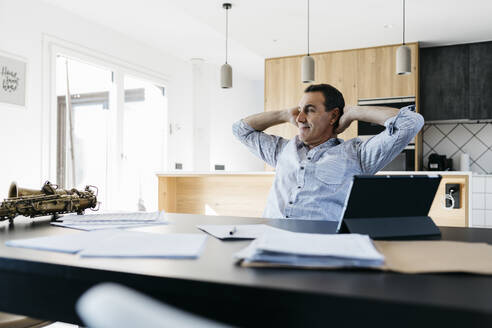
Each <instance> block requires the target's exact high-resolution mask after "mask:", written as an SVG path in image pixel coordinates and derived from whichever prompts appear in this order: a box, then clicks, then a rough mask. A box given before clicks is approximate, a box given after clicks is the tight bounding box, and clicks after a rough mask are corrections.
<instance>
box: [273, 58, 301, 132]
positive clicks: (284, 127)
mask: <svg viewBox="0 0 492 328" xmlns="http://www.w3.org/2000/svg"><path fill="white" fill-rule="evenodd" d="M307 86H308V84H303V83H302V82H301V57H300V56H294V57H285V58H274V59H267V60H266V61H265V111H275V110H283V109H287V108H291V107H294V106H297V105H298V104H299V100H300V99H301V97H302V94H303V92H304V89H305V88H306V87H307ZM265 132H266V133H269V134H274V135H278V136H281V137H284V138H287V139H291V138H293V137H294V136H295V135H297V127H295V126H294V125H292V124H290V123H284V124H280V125H277V126H273V127H271V128H269V129H267V130H265Z"/></svg>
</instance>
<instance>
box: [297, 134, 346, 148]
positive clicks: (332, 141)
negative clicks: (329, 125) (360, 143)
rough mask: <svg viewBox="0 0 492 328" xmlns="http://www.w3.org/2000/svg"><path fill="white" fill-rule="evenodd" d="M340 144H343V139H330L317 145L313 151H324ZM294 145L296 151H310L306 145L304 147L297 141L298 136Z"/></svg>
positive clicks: (302, 143)
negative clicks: (303, 149)
mask: <svg viewBox="0 0 492 328" xmlns="http://www.w3.org/2000/svg"><path fill="white" fill-rule="evenodd" d="M342 142H343V139H339V138H331V139H328V140H326V141H325V142H323V143H322V144H320V145H317V146H316V147H314V148H313V149H317V150H320V149H325V148H331V147H335V146H337V145H339V144H341V143H342ZM296 145H297V149H301V148H306V149H307V150H308V151H309V150H310V149H309V147H308V145H306V144H305V143H304V142H302V141H301V140H300V139H299V136H296Z"/></svg>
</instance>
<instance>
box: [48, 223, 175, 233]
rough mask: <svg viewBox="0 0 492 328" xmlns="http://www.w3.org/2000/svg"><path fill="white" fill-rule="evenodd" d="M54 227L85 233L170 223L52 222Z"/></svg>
mask: <svg viewBox="0 0 492 328" xmlns="http://www.w3.org/2000/svg"><path fill="white" fill-rule="evenodd" d="M51 224H52V225H54V226H57V227H63V228H70V229H76V230H83V231H93V230H107V229H129V228H140V227H148V226H155V225H162V224H168V222H126V223H113V222H110V223H106V224H104V223H100V222H99V223H96V224H90V223H64V222H51Z"/></svg>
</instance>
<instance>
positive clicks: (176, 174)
mask: <svg viewBox="0 0 492 328" xmlns="http://www.w3.org/2000/svg"><path fill="white" fill-rule="evenodd" d="M376 174H387V175H392V174H398V175H400V174H404V175H407V174H410V175H411V174H414V175H417V174H440V175H469V176H471V175H472V172H471V171H379V172H378V173H376ZM156 175H157V176H165V177H196V176H215V175H221V176H222V175H266V176H270V175H275V172H274V171H209V172H207V171H197V172H194V171H168V172H157V173H156Z"/></svg>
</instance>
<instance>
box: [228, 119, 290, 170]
mask: <svg viewBox="0 0 492 328" xmlns="http://www.w3.org/2000/svg"><path fill="white" fill-rule="evenodd" d="M232 133H233V134H234V136H235V137H236V138H237V139H238V140H239V141H240V142H241V143H242V144H244V145H245V146H246V147H248V149H249V150H250V151H251V152H252V153H253V154H254V155H256V156H258V157H259V158H260V159H262V160H263V161H265V162H266V163H267V164H268V165H270V166H272V167H276V166H277V158H278V155H279V154H280V152H281V151H282V149H283V148H284V147H285V145H287V143H288V142H289V140H287V139H284V138H282V137H279V136H273V135H270V134H267V133H264V132H261V131H256V130H255V129H253V128H252V127H251V126H249V125H248V124H247V123H246V122H244V121H243V120H239V121H237V122H236V123H234V124H233V125H232Z"/></svg>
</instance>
